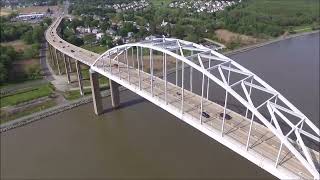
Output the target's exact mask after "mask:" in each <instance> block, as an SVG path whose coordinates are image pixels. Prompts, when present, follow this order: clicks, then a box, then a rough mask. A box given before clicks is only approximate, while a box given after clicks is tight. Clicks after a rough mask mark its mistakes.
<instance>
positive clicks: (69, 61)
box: [68, 57, 72, 73]
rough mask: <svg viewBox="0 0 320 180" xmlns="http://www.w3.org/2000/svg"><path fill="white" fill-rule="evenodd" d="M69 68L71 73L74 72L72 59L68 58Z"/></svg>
mask: <svg viewBox="0 0 320 180" xmlns="http://www.w3.org/2000/svg"><path fill="white" fill-rule="evenodd" d="M68 67H69V72H70V73H71V72H72V67H71V58H70V57H68Z"/></svg>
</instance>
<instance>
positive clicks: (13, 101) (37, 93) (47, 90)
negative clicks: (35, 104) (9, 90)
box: [0, 84, 53, 107]
mask: <svg viewBox="0 0 320 180" xmlns="http://www.w3.org/2000/svg"><path fill="white" fill-rule="evenodd" d="M52 93H53V88H52V86H51V85H50V84H46V85H41V86H38V87H34V88H32V89H27V90H25V91H21V92H17V93H14V94H10V95H8V96H3V97H1V100H0V107H6V106H14V105H17V104H19V103H23V102H27V101H31V100H34V99H38V98H41V97H45V96H49V95H51V94H52Z"/></svg>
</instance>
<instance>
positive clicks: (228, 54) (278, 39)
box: [222, 30, 320, 56]
mask: <svg viewBox="0 0 320 180" xmlns="http://www.w3.org/2000/svg"><path fill="white" fill-rule="evenodd" d="M319 32H320V30H315V31H311V32H303V33H297V34H290V35H288V36H280V37H278V38H275V39H272V40H269V41H266V42H262V43H258V44H253V45H249V46H245V47H240V48H237V49H234V50H230V51H226V52H222V54H224V55H226V56H231V55H235V54H238V53H242V52H246V51H250V50H252V49H256V48H260V47H262V46H266V45H269V44H272V43H276V42H280V41H283V40H287V39H291V38H295V37H299V36H305V35H309V34H315V33H319Z"/></svg>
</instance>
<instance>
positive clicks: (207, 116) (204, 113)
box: [201, 111, 210, 118]
mask: <svg viewBox="0 0 320 180" xmlns="http://www.w3.org/2000/svg"><path fill="white" fill-rule="evenodd" d="M201 115H202V116H203V117H205V118H210V115H209V114H208V113H206V112H204V111H202V113H201Z"/></svg>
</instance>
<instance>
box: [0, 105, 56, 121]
mask: <svg viewBox="0 0 320 180" xmlns="http://www.w3.org/2000/svg"><path fill="white" fill-rule="evenodd" d="M56 105H57V103H56V102H55V101H54V100H49V101H46V102H44V103H41V104H38V105H37V106H33V107H30V108H26V109H24V110H23V111H21V112H17V113H14V114H10V115H8V114H6V113H5V112H3V111H1V110H0V117H1V118H0V124H2V123H5V122H8V121H11V120H14V119H17V118H20V117H23V116H27V115H30V114H33V113H36V112H39V111H42V110H45V109H48V108H50V107H53V106H56Z"/></svg>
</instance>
